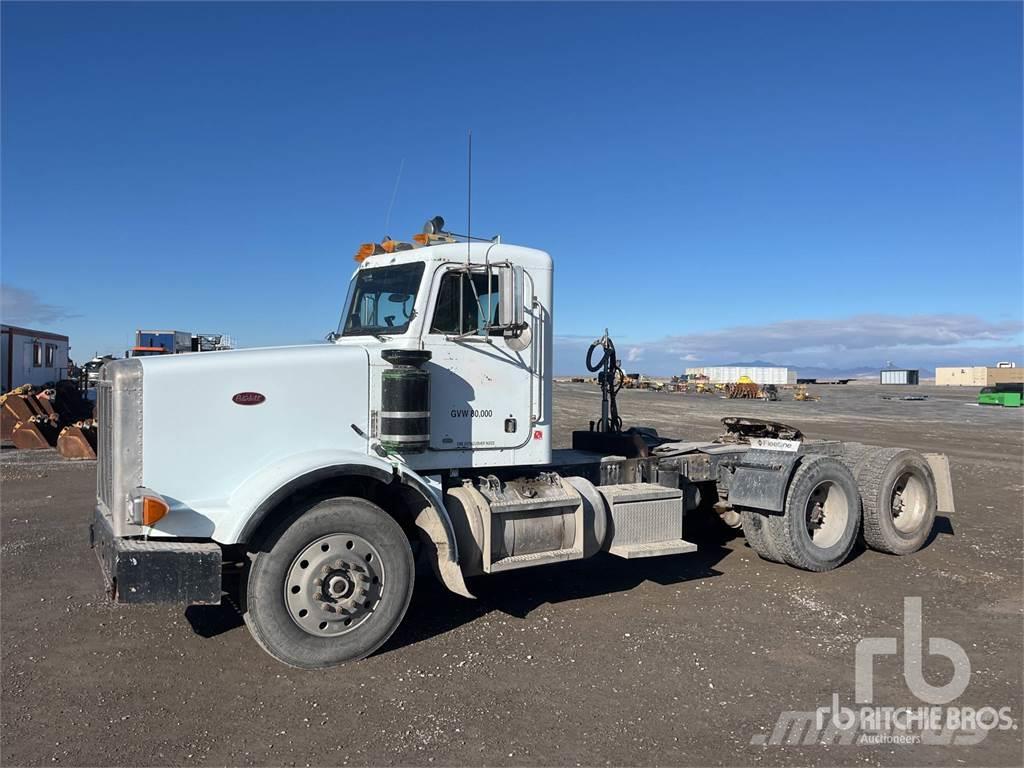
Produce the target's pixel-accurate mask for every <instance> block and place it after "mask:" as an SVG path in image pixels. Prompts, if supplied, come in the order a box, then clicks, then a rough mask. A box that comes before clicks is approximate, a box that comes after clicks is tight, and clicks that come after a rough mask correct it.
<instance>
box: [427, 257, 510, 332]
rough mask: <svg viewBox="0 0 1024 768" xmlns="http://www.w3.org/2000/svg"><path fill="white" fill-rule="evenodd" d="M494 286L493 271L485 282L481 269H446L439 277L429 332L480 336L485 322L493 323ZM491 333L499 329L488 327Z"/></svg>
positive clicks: (496, 296) (495, 312)
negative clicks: (471, 270)
mask: <svg viewBox="0 0 1024 768" xmlns="http://www.w3.org/2000/svg"><path fill="white" fill-rule="evenodd" d="M498 285H499V281H498V274H497V271H493V272H492V273H491V275H490V280H489V281H488V279H487V274H486V273H485V272H472V273H469V272H466V271H465V270H452V271H450V272H447V273H446V274H445V275H444V276H443V277H442V278H441V286H440V288H439V289H438V293H437V304H436V306H435V308H434V317H433V319H432V320H431V323H430V332H431V333H444V334H448V335H451V336H460V335H463V334H475V335H481V334H483V333H484V330H485V328H486V327H487V326H488V325H492V326H495V325H497V324H498V304H499V301H498V299H499V289H498ZM474 289H475V290H474ZM491 333H499V334H500V333H501V332H500V331H493V330H492V331H491Z"/></svg>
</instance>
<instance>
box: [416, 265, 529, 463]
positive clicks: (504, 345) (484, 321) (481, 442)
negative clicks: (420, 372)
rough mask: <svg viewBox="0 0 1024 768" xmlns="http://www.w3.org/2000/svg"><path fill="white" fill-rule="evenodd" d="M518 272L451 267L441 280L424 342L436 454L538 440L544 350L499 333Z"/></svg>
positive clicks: (444, 270)
mask: <svg viewBox="0 0 1024 768" xmlns="http://www.w3.org/2000/svg"><path fill="white" fill-rule="evenodd" d="M510 268H511V267H510V266H508V265H505V266H491V267H489V268H485V267H483V266H473V267H470V268H467V267H466V266H465V265H455V264H447V265H443V266H441V267H440V268H439V269H438V270H437V272H436V273H435V275H434V280H433V286H432V289H431V301H430V302H429V305H428V306H429V308H428V317H427V319H426V322H425V323H424V331H423V343H424V348H425V349H428V350H430V352H431V353H432V357H431V360H430V362H429V363H428V364H427V366H426V367H427V368H428V369H429V370H430V374H431V376H430V404H431V428H430V432H431V436H430V443H431V448H433V449H435V450H467V449H472V450H487V449H500V448H506V449H507V448H517V447H520V446H522V445H525V444H526V443H527V442H529V440H530V438H531V435H532V431H531V428H532V422H531V416H533V415H534V413H533V411H534V410H535V405H534V402H533V401H534V397H535V395H534V386H533V384H534V381H533V378H534V376H535V375H536V370H535V369H536V368H537V366H536V365H535V363H534V349H535V348H536V346H537V345H535V344H533V345H523V344H521V343H517V342H518V340H517V339H514V338H506V336H505V334H504V333H503V331H502V330H501V329H499V328H496V327H494V326H496V325H497V324H498V307H499V303H500V299H501V290H502V288H501V287H502V286H503V285H506V284H507V282H506V281H504V280H502V270H503V269H510ZM523 346H526V348H525V349H522V347H523Z"/></svg>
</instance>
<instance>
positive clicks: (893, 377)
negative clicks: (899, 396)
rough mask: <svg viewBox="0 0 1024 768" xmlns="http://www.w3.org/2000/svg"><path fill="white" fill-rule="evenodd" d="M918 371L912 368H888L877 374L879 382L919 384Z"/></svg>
mask: <svg viewBox="0 0 1024 768" xmlns="http://www.w3.org/2000/svg"><path fill="white" fill-rule="evenodd" d="M920 373H921V372H920V371H918V370H915V369H912V368H889V369H886V370H884V371H881V372H880V373H879V375H878V382H879V383H880V384H919V383H920V379H921V376H920Z"/></svg>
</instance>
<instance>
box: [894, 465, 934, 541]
mask: <svg viewBox="0 0 1024 768" xmlns="http://www.w3.org/2000/svg"><path fill="white" fill-rule="evenodd" d="M927 507H928V488H927V487H926V486H925V484H924V481H923V480H922V479H921V478H920V476H919V475H918V474H917V473H916V472H904V473H903V474H902V475H900V476H899V477H898V478H896V483H895V484H894V485H893V487H892V497H891V498H890V500H889V511H890V513H891V514H892V522H893V525H894V526H896V530H898V531H899V532H900V533H913V532H914V531H915V530H917V528H918V526H920V525H921V520H922V519H923V518H924V513H925V510H926V509H927Z"/></svg>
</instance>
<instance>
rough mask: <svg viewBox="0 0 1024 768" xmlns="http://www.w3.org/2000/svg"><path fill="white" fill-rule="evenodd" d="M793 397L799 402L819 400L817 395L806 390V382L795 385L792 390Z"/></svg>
mask: <svg viewBox="0 0 1024 768" xmlns="http://www.w3.org/2000/svg"><path fill="white" fill-rule="evenodd" d="M793 399H794V400H799V401H801V402H814V401H815V400H820V399H821V398H820V397H818V396H817V395H812V394H811V393H810V392H808V391H807V385H806V384H798V385H797V387H796V391H795V392H793Z"/></svg>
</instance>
